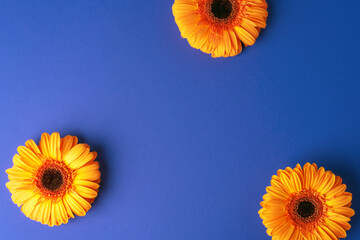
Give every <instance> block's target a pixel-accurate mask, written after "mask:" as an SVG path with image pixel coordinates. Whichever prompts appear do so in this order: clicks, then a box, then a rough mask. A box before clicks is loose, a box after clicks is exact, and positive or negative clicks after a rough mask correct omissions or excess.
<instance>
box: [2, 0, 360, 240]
mask: <svg viewBox="0 0 360 240" xmlns="http://www.w3.org/2000/svg"><path fill="white" fill-rule="evenodd" d="M172 3H173V2H172V1H164V0H163V1H145V0H140V1H100V0H99V1H89V0H84V1H73V0H71V1H70V0H68V1H45V0H44V1H0V16H1V17H0V36H1V37H0V111H1V112H0V113H1V117H0V136H1V138H0V146H1V147H0V156H1V161H0V164H1V165H0V169H1V172H2V174H1V175H0V180H1V182H0V183H1V184H0V232H1V239H30V237H36V239H53V240H56V239H89V240H91V239H122V240H203V239H207V240H213V239H214V240H219V239H226V240H235V239H236V240H237V239H244V240H248V239H251V240H253V239H255V240H256V239H270V238H269V237H268V236H267V235H266V232H265V228H264V227H263V225H262V223H261V220H260V218H259V216H258V213H257V211H258V210H259V208H260V206H259V202H260V201H261V199H262V195H263V194H264V193H265V187H266V186H267V185H269V183H270V178H271V176H272V175H273V174H275V173H276V170H277V169H279V168H285V167H286V166H291V167H295V165H296V163H297V162H300V163H302V164H304V163H305V162H306V161H310V162H317V163H318V164H319V165H321V166H324V167H325V168H326V169H329V170H332V171H333V172H335V173H336V174H337V175H340V176H342V177H343V179H344V182H345V183H346V184H347V185H348V191H350V192H352V193H353V194H354V199H353V207H354V209H355V210H356V211H358V212H359V211H360V208H359V204H360V202H359V197H358V196H359V194H360V178H359V176H358V173H359V172H360V161H359V160H360V111H359V110H360V94H359V93H360V82H359V75H360V68H359V63H360V48H359V37H360V30H359V27H360V18H359V12H360V2H359V1H357V0H347V1H343V3H340V2H339V1H335V0H329V1H326V3H325V2H324V1H320V0H317V1H316V0H315V1H314V0H313V1H306V0H305V1H287V0H279V1H274V0H271V1H269V14H270V15H269V19H268V27H267V28H266V30H264V31H262V32H261V34H260V37H259V38H258V40H257V42H256V43H255V45H254V46H252V47H248V48H246V49H245V50H244V51H243V53H241V55H239V56H237V57H234V58H229V59H212V58H211V57H210V56H208V55H206V54H203V53H201V52H200V51H198V50H196V49H192V48H191V47H189V46H188V44H187V42H186V40H184V39H182V38H181V37H180V34H179V31H178V28H177V26H176V24H175V22H174V19H173V16H172V11H171V6H172ZM53 131H59V132H60V133H61V135H62V136H65V135H66V134H72V135H77V136H79V137H80V140H81V141H82V142H87V143H89V144H90V146H91V147H92V149H93V150H95V151H97V152H98V153H99V157H98V160H99V162H100V164H101V171H102V184H101V189H100V192H99V196H98V198H97V199H96V201H95V203H94V204H93V208H92V209H91V210H90V211H89V212H88V214H87V215H86V217H77V218H76V219H75V220H71V221H70V222H69V223H68V224H67V225H63V226H61V227H54V228H50V227H47V226H43V225H41V224H39V223H37V222H35V221H31V220H29V219H28V218H26V217H25V216H24V215H23V213H22V212H21V211H20V209H18V208H17V206H16V205H14V204H13V203H12V201H11V198H10V193H9V192H8V190H7V189H6V187H5V183H6V182H7V175H6V174H5V169H7V168H10V167H11V166H12V157H13V155H14V154H15V153H16V148H17V146H19V145H23V144H24V143H25V141H26V140H27V139H34V140H35V141H38V140H39V138H40V134H41V133H42V132H53ZM359 213H360V212H359ZM351 224H352V226H353V228H352V229H351V230H350V231H349V232H348V238H349V239H356V238H359V237H360V226H359V224H360V223H359V215H355V216H354V217H353V218H352V221H351Z"/></svg>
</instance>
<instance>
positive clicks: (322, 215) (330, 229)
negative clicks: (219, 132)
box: [259, 163, 355, 240]
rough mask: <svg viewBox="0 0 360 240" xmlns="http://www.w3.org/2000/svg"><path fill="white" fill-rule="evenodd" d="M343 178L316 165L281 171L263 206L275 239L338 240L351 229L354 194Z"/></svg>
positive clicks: (272, 182) (270, 230) (261, 210)
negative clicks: (350, 191)
mask: <svg viewBox="0 0 360 240" xmlns="http://www.w3.org/2000/svg"><path fill="white" fill-rule="evenodd" d="M345 190H346V185H345V184H342V179H341V177H339V176H335V174H333V173H332V172H331V171H325V169H324V168H323V167H321V168H318V167H317V165H316V164H310V163H306V164H305V165H304V167H303V168H302V167H301V166H300V165H299V164H298V165H297V166H296V167H295V168H294V169H292V168H289V167H287V168H286V169H285V170H278V172H277V175H274V176H272V179H271V186H269V187H267V188H266V191H267V193H266V194H265V195H264V196H263V201H262V202H261V203H260V205H261V206H262V209H260V210H259V215H260V218H261V219H262V220H263V224H264V225H265V227H266V228H267V233H268V235H269V236H272V237H273V239H291V240H301V239H317V240H323V239H339V238H345V237H346V231H347V230H349V229H350V227H351V226H350V224H349V221H350V218H351V217H352V216H353V215H354V214H355V212H354V210H353V209H351V208H350V207H351V200H352V194H351V193H348V192H346V191H345Z"/></svg>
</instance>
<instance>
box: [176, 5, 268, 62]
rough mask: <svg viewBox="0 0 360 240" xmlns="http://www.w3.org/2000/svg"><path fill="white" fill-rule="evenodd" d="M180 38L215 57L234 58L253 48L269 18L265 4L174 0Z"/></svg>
mask: <svg viewBox="0 0 360 240" xmlns="http://www.w3.org/2000/svg"><path fill="white" fill-rule="evenodd" d="M172 10H173V15H174V17H175V22H176V24H177V25H178V27H179V30H180V32H181V36H182V37H183V38H186V39H187V40H188V42H189V44H190V45H191V46H192V47H194V48H196V49H200V50H201V51H203V52H205V53H209V54H211V56H212V57H214V58H217V57H232V56H235V55H237V54H239V53H240V52H241V51H242V44H243V45H244V46H250V45H253V44H254V43H255V41H256V39H257V37H258V36H259V33H260V29H261V28H265V27H266V19H267V16H268V12H267V3H266V1H265V0H175V3H174V5H173V7H172Z"/></svg>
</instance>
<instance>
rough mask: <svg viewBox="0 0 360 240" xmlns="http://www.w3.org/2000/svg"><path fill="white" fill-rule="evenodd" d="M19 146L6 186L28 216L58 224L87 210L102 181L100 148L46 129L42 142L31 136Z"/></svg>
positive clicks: (43, 221)
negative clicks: (37, 143)
mask: <svg viewBox="0 0 360 240" xmlns="http://www.w3.org/2000/svg"><path fill="white" fill-rule="evenodd" d="M17 150H18V153H19V154H15V156H14V158H13V163H14V166H13V167H12V168H10V169H8V170H6V173H7V174H8V177H9V180H10V181H9V182H8V183H6V187H7V188H8V189H9V191H10V193H11V194H12V196H11V199H12V200H13V202H14V203H15V204H17V205H18V207H20V206H21V211H22V212H23V213H24V214H25V215H26V216H27V217H29V218H30V219H32V220H35V221H38V222H41V223H42V224H47V225H49V226H54V225H60V224H62V223H67V222H68V219H69V218H74V214H75V215H78V216H84V215H85V214H86V212H87V211H88V210H89V209H90V208H91V203H93V201H94V199H95V197H96V196H97V193H98V188H99V183H100V171H99V163H98V162H97V161H94V160H95V159H96V156H97V154H96V152H90V147H89V146H88V145H87V144H78V139H77V137H75V136H70V135H68V136H66V137H64V138H60V135H59V133H53V134H51V136H50V135H49V134H47V133H43V134H42V135H41V140H40V143H39V145H36V143H35V142H34V141H33V140H28V141H26V143H25V146H19V147H18V149H17Z"/></svg>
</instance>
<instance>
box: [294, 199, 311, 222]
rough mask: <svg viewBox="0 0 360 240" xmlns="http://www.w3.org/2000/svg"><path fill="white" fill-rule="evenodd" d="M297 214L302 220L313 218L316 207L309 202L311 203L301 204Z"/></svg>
mask: <svg viewBox="0 0 360 240" xmlns="http://www.w3.org/2000/svg"><path fill="white" fill-rule="evenodd" d="M297 213H298V214H299V215H300V216H301V217H302V218H308V217H311V216H312V215H314V213H315V206H314V204H313V203H312V202H309V201H303V202H300V203H299V206H298V209H297Z"/></svg>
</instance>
